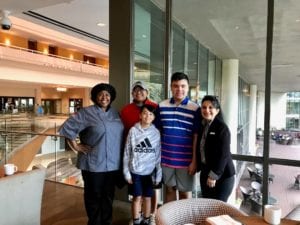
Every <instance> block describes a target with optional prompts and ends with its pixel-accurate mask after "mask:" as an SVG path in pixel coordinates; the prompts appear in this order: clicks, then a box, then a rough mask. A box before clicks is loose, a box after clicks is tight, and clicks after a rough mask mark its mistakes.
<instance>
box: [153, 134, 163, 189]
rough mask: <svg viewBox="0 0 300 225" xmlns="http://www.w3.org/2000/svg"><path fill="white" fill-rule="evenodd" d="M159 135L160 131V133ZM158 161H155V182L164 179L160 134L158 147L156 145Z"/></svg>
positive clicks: (157, 182)
mask: <svg viewBox="0 0 300 225" xmlns="http://www.w3.org/2000/svg"><path fill="white" fill-rule="evenodd" d="M158 135H159V133H158ZM155 152H156V163H155V170H156V174H155V183H156V184H159V182H161V179H162V169H161V145H160V136H159V139H158V142H157V147H156V151H155Z"/></svg>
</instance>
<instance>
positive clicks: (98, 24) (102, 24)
mask: <svg viewBox="0 0 300 225" xmlns="http://www.w3.org/2000/svg"><path fill="white" fill-rule="evenodd" d="M97 26H99V27H105V26H106V24H105V23H101V22H99V23H97Z"/></svg>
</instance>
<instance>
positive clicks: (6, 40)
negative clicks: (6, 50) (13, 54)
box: [5, 38, 10, 46]
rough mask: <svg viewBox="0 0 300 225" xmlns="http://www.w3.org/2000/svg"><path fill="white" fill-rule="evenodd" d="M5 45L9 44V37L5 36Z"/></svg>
mask: <svg viewBox="0 0 300 225" xmlns="http://www.w3.org/2000/svg"><path fill="white" fill-rule="evenodd" d="M5 45H6V46H10V39H9V38H6V39H5Z"/></svg>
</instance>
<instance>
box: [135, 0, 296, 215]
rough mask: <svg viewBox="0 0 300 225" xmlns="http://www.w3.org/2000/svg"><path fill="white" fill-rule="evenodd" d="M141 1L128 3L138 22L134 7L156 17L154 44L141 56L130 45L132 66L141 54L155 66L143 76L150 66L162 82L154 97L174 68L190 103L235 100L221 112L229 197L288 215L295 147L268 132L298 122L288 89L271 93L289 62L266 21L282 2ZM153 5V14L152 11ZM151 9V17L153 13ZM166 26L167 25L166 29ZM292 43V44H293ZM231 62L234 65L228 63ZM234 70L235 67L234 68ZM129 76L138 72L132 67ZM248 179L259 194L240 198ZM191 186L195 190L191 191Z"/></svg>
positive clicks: (243, 204)
mask: <svg viewBox="0 0 300 225" xmlns="http://www.w3.org/2000/svg"><path fill="white" fill-rule="evenodd" d="M141 2H144V1H135V7H136V8H135V18H134V21H135V23H139V22H140V21H142V20H141V19H140V18H139V14H138V11H137V9H139V11H143V13H144V18H145V15H147V16H146V18H148V20H147V21H148V22H149V21H151V22H153V21H156V22H155V24H159V25H160V27H159V29H156V30H155V29H154V28H152V27H151V26H150V23H148V24H149V26H148V29H149V32H150V30H151V32H150V33H151V35H150V36H152V35H154V36H156V38H155V39H152V40H153V42H151V41H148V42H147V43H148V44H147V45H148V53H145V51H144V55H143V54H140V53H141V52H142V51H140V50H138V48H137V45H135V65H137V64H138V63H137V61H138V58H139V57H140V56H141V55H143V56H144V58H143V60H144V61H147V60H145V59H146V58H148V64H149V65H150V64H153V65H156V66H155V68H156V69H157V68H159V70H154V69H153V70H151V68H152V67H151V66H148V68H147V69H148V73H150V71H151V75H150V77H152V74H155V71H156V72H157V71H159V76H158V77H159V82H157V79H149V82H150V84H151V85H153V84H154V85H158V84H159V85H161V89H160V90H158V92H157V93H159V96H160V97H157V98H155V100H160V99H163V98H166V97H168V96H165V94H164V93H167V92H165V91H164V88H165V86H164V84H165V83H166V82H167V80H168V79H169V78H168V77H166V76H170V75H171V74H172V73H173V72H176V71H182V72H185V73H187V74H188V75H189V77H190V80H191V82H190V97H191V98H192V100H194V101H195V102H200V101H201V98H202V97H203V96H204V95H206V94H213V95H216V96H218V97H219V99H220V100H221V104H222V106H223V108H224V107H225V108H226V106H227V105H230V103H231V102H232V101H233V100H234V99H233V98H232V97H234V98H237V99H238V100H237V105H238V106H237V107H236V108H234V109H232V110H227V111H226V112H225V113H227V115H225V119H227V121H228V125H229V126H230V130H231V132H232V136H233V138H232V140H233V141H232V152H233V153H234V154H233V157H234V159H235V164H236V171H237V175H236V186H235V188H236V191H235V192H234V193H233V195H232V198H231V199H230V202H231V203H232V204H236V205H238V206H239V207H241V208H242V209H243V210H245V211H247V212H248V213H249V212H250V213H254V214H260V213H261V212H262V210H261V209H262V205H263V204H266V203H272V204H275V203H276V204H279V205H280V206H281V207H282V209H283V216H284V214H287V213H288V212H289V211H290V210H291V209H292V208H293V207H295V205H296V204H299V203H300V202H299V201H300V199H299V198H297V197H296V198H295V195H294V190H293V185H294V177H295V176H297V175H298V174H300V170H299V159H300V156H299V154H298V152H295V149H297V148H298V147H299V146H298V145H297V143H296V142H292V144H291V145H287V144H284V143H286V142H283V141H282V143H279V141H276V140H275V139H274V138H276V137H277V136H276V135H278V130H282V129H286V128H299V126H298V125H297V120H295V119H294V118H291V119H289V118H287V116H286V115H290V114H291V113H292V112H294V111H295V110H296V109H297V106H298V105H297V104H299V103H295V102H293V99H295V98H296V97H293V96H292V95H291V94H288V95H287V94H286V93H287V92H292V91H293V92H295V90H290V91H289V90H288V89H285V90H283V89H282V91H278V87H279V86H280V85H279V83H280V79H277V76H278V75H279V74H281V75H282V74H284V69H286V68H289V67H291V65H287V64H286V63H285V62H286V61H288V58H289V57H290V55H289V54H288V49H286V48H283V47H281V46H284V44H285V43H286V42H285V41H286V39H283V38H282V35H283V33H276V32H274V33H273V32H270V30H271V29H270V27H272V28H273V26H274V28H275V29H276V28H277V27H276V26H278V25H279V24H281V21H282V19H284V18H285V17H284V16H282V15H287V14H288V12H287V10H288V9H289V7H287V8H285V7H284V5H283V4H282V3H280V4H279V2H277V1H276V2H275V3H277V4H275V6H274V8H273V6H272V4H271V3H272V2H273V1H271V0H270V1H250V0H249V1H248V0H247V1H243V2H239V3H237V2H235V3H233V2H229V1H224V2H219V1H214V0H212V1H198V2H186V1H181V0H171V1H163V0H160V1H147V4H144V3H145V2H144V3H143V4H141ZM268 4H269V5H268ZM295 4H296V3H295ZM137 5H138V7H137ZM296 5H297V7H295V9H297V8H298V7H300V4H296ZM298 5H299V6H298ZM272 9H273V10H275V12H277V13H275V18H274V25H273V23H272V21H271V20H270V18H272V13H273V11H272ZM155 10H157V12H154V11H155ZM140 15H141V14H140ZM153 15H158V16H157V18H156V19H154V18H152V16H153ZM164 15H167V16H166V17H164ZM168 15H171V16H170V17H168ZM150 18H151V19H150ZM159 21H160V22H159ZM270 21H271V22H270ZM141 24H142V23H141ZM146 24H147V23H146ZM169 25H170V27H171V29H170V31H168V30H167V29H166V28H168V26H169ZM293 26H294V25H293ZM267 27H269V30H268V29H267ZM143 28H145V23H143ZM150 28H151V29H150ZM135 29H136V30H135V41H139V37H138V36H137V34H138V31H137V26H136V24H135ZM277 30H279V28H277ZM152 31H153V32H154V31H155V32H157V33H153V32H152ZM273 35H274V44H273V45H272V36H273ZM289 35H291V37H290V39H291V41H295V40H296V39H293V38H292V35H293V33H292V30H289V29H287V32H285V33H284V36H285V37H289ZM284 40H285V41H284ZM155 41H156V42H157V43H155ZM163 43H165V44H163ZM150 44H151V45H150ZM294 45H295V46H297V43H296V42H295V43H294ZM272 46H273V48H272ZM152 47H153V48H155V49H156V50H155V51H156V52H158V51H160V54H157V55H156V56H159V57H157V59H160V60H163V61H164V62H165V64H163V61H161V62H160V64H159V65H160V66H157V65H158V64H154V61H151V60H150V59H151V58H152V57H150V56H149V53H151V52H152V51H151V50H150V49H151V48H152ZM163 48H165V49H163ZM272 51H273V55H274V57H273V62H272V54H271V53H272ZM167 52H169V53H167ZM147 54H148V55H147ZM165 54H169V55H165ZM230 60H235V62H236V61H237V62H238V63H237V64H233V63H232V61H230ZM295 60H296V59H295ZM166 61H168V63H166ZM155 62H156V61H155ZM164 65H165V66H164ZM166 65H167V68H166ZM236 65H238V68H237V66H236ZM234 69H235V70H234ZM271 69H273V70H271ZM152 71H153V72H152ZM166 71H169V72H168V73H166ZM233 71H238V72H237V73H236V74H233ZM279 72H280V73H279ZM156 75H157V74H156ZM154 77H155V76H153V78H154ZM271 78H272V79H271ZM135 79H143V77H139V74H138V73H135ZM287 79H288V78H287ZM271 81H272V82H271ZM235 82H236V83H237V85H236V86H235V85H234V83H235ZM290 82H291V81H290ZM273 87H274V88H273ZM286 103H287V104H286ZM297 116H298V115H296V117H297ZM286 118H287V120H286ZM297 126H298V127H297ZM279 134H282V135H285V133H284V134H283V133H279ZM297 135H298V133H297ZM283 148H284V150H282V149H283ZM281 169H282V170H284V171H287V173H285V174H289V176H285V177H283V176H281V175H280V172H279V171H280V170H281ZM250 172H251V174H250ZM250 175H251V176H250ZM197 176H198V175H197ZM253 182H257V183H259V186H260V188H259V192H260V193H259V195H255V196H251V198H250V199H244V196H243V194H242V189H243V188H241V186H242V187H245V188H246V190H250V189H251V190H252V189H253V187H252V186H253ZM196 188H197V187H196ZM196 191H197V192H196V193H198V190H196ZM194 196H198V194H197V195H194ZM292 199H293V200H292ZM286 203H287V204H286ZM255 204H256V205H255ZM257 204H258V206H257ZM245 207H246V208H245ZM255 207H256V208H255ZM257 207H260V209H259V210H258V208H257Z"/></svg>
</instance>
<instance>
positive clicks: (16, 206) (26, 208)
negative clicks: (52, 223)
mask: <svg viewBox="0 0 300 225" xmlns="http://www.w3.org/2000/svg"><path fill="white" fill-rule="evenodd" d="M45 175H46V169H45V168H43V167H41V166H38V167H37V168H35V169H33V170H31V171H25V172H18V173H17V174H14V175H11V176H6V177H2V178H0V212H1V217H0V223H1V224H3V225H4V224H5V225H40V218H41V203H42V194H43V187H44V180H45Z"/></svg>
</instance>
